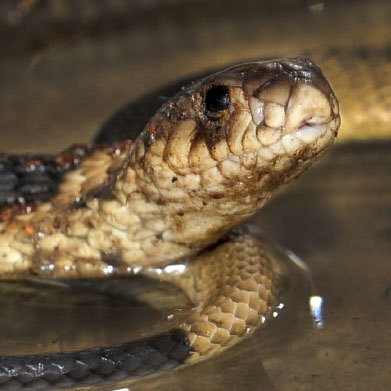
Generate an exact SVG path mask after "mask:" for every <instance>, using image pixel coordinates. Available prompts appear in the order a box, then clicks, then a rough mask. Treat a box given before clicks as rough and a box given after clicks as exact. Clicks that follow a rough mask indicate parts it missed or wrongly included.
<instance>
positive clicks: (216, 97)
mask: <svg viewBox="0 0 391 391" xmlns="http://www.w3.org/2000/svg"><path fill="white" fill-rule="evenodd" d="M229 104H230V98H229V90H228V88H227V87H226V86H212V87H210V88H209V90H208V91H206V94H205V110H206V111H207V112H209V113H216V112H218V111H222V110H225V109H226V108H227V107H228V106H229Z"/></svg>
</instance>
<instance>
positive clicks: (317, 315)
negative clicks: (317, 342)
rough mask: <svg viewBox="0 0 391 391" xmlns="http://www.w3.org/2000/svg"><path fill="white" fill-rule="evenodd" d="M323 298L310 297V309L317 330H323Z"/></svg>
mask: <svg viewBox="0 0 391 391" xmlns="http://www.w3.org/2000/svg"><path fill="white" fill-rule="evenodd" d="M322 306H323V298H322V297H320V296H311V297H310V309H311V314H312V317H313V318H314V325H315V327H317V328H318V329H321V328H323V308H322Z"/></svg>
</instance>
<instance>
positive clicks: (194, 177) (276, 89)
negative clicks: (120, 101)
mask: <svg viewBox="0 0 391 391" xmlns="http://www.w3.org/2000/svg"><path fill="white" fill-rule="evenodd" d="M339 125H340V116H339V108H338V102H337V99H336V97H335V95H334V93H333V91H332V89H331V87H330V85H329V83H328V82H327V80H326V79H325V77H324V76H323V74H322V72H321V70H320V69H319V68H318V67H317V66H316V65H315V64H313V63H312V62H311V61H310V60H308V59H305V58H292V59H286V60H282V59H273V60H268V61H259V62H251V63H245V64H239V65H237V66H233V67H231V68H228V69H225V70H223V71H220V72H217V73H215V74H213V75H210V76H208V77H206V78H203V79H200V80H198V81H195V82H193V83H191V84H190V85H189V86H187V87H184V88H183V89H182V90H181V91H180V92H179V93H178V94H177V95H175V96H174V97H172V98H170V99H168V100H167V101H166V102H165V103H164V104H163V105H162V106H161V108H160V109H159V110H158V111H157V112H156V114H155V115H154V116H153V117H152V118H151V119H150V121H149V122H148V123H147V125H146V126H145V128H144V130H143V131H142V132H141V133H140V134H139V136H138V137H137V139H136V140H134V141H131V140H126V141H123V142H118V143H114V144H112V145H95V146H86V147H82V146H77V147H74V148H71V149H69V150H67V151H65V152H63V153H60V154H58V155H57V156H54V157H50V156H45V157H42V156H38V155H37V156H33V155H29V156H27V157H26V156H24V157H23V156H18V157H16V156H11V155H6V154H3V155H0V193H2V194H1V196H0V212H1V214H0V216H1V217H0V278H3V279H11V280H18V279H28V278H31V277H42V278H62V279H64V278H65V279H75V278H107V277H111V276H119V275H121V276H124V275H133V274H138V273H141V274H144V275H146V276H149V277H152V278H158V279H162V280H166V281H168V282H170V283H173V284H175V285H177V286H178V287H180V288H181V289H183V290H184V291H185V293H186V294H187V295H188V296H189V298H190V299H191V300H192V301H193V302H194V303H195V304H196V309H195V310H194V312H193V313H192V314H191V315H190V316H189V318H188V319H187V320H186V321H185V322H184V323H183V324H181V325H179V326H178V327H177V328H176V329H173V330H171V331H169V332H167V333H163V334H161V335H157V336H154V337H152V338H150V339H147V340H143V341H134V342H130V343H125V344H122V345H118V346H111V347H99V348H93V349H87V350H83V351H75V352H58V353H54V354H49V353H48V354H37V355H25V356H23V355H21V356H6V357H5V356H3V357H1V356H0V390H11V389H24V388H29V387H30V389H53V388H61V387H69V386H71V385H83V384H93V383H97V382H101V381H107V380H118V379H123V378H127V377H135V376H141V375H146V374H148V373H151V372H154V371H158V370H162V369H168V368H172V367H174V366H178V365H180V364H182V363H192V362H195V361H197V360H200V359H202V358H205V357H209V356H211V355H212V354H214V353H217V352H219V351H221V350H222V349H224V348H226V347H228V346H230V345H232V344H234V343H236V342H238V341H240V340H241V338H243V336H245V335H247V334H249V333H251V332H252V331H253V330H254V329H255V328H256V327H257V325H259V324H260V323H262V321H263V320H264V319H265V317H266V316H267V315H268V314H269V313H270V311H271V308H273V306H274V305H276V304H277V303H278V299H279V286H280V281H281V279H282V278H283V276H282V272H281V270H280V269H279V267H278V265H277V264H276V263H275V262H274V261H273V259H272V257H271V256H270V254H269V253H268V251H267V249H266V248H265V246H264V245H263V244H262V242H261V241H260V240H259V239H257V238H256V237H255V236H253V235H251V234H250V233H248V232H245V231H240V232H239V231H237V233H236V234H233V233H232V234H228V233H229V232H230V231H231V230H232V229H233V228H235V227H236V226H237V225H239V224H240V223H241V222H243V221H244V220H245V219H246V218H248V217H249V216H251V215H252V214H254V213H255V212H256V211H257V210H259V208H260V207H262V206H263V205H264V204H265V202H266V201H267V200H269V199H270V198H271V197H272V195H273V194H274V193H275V192H276V191H278V189H279V188H280V187H281V185H283V184H285V183H288V182H290V181H291V180H292V179H294V178H296V177H297V176H298V175H299V174H300V173H301V172H303V171H304V170H305V169H306V168H308V167H309V166H310V165H311V164H312V163H313V162H314V161H315V160H316V158H317V157H318V156H320V155H321V154H322V153H323V152H324V151H325V150H326V149H327V148H328V147H329V146H330V145H331V144H332V142H333V140H334V139H335V137H336V135H337V131H338V128H339ZM34 175H35V176H34ZM31 178H32V179H31ZM184 265H186V266H184ZM12 387H14V388H12ZM18 387H19V388H18Z"/></svg>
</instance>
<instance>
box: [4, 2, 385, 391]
mask: <svg viewBox="0 0 391 391" xmlns="http://www.w3.org/2000/svg"><path fill="white" fill-rule="evenodd" d="M390 21H391V3H390V1H378V0H376V1H349V0H345V1H341V0H339V1H337V0H323V1H322V0H274V1H266V0H264V1H262V0H258V1H254V0H241V1H228V0H225V1H222V0H216V1H207V0H133V1H126V0H83V1H81V0H80V1H78V0H2V1H1V2H0V150H1V151H7V152H18V153H19V152H26V151H34V152H55V151H57V150H59V149H61V148H65V147H67V146H69V145H70V144H72V143H76V142H87V141H90V140H91V139H92V138H93V137H94V135H95V134H96V133H97V132H98V130H99V129H100V128H101V127H102V126H103V124H105V123H106V122H107V121H108V119H109V118H111V117H112V116H113V114H114V113H116V112H117V111H118V110H120V109H121V108H122V107H125V106H127V105H129V104H132V102H135V101H138V100H139V99H140V97H145V96H147V97H148V96H152V95H156V94H157V95H159V94H162V92H161V91H163V90H161V88H162V87H164V86H170V85H172V84H173V83H177V82H178V80H182V79H183V78H190V79H191V77H192V75H197V74H199V73H204V72H205V71H207V70H208V69H215V68H219V67H223V66H225V65H227V64H232V63H235V62H239V61H246V60H253V59H260V58H268V57H269V58H270V57H280V56H281V57H289V56H298V55H305V56H308V57H310V58H312V59H313V60H314V61H315V62H316V63H317V64H318V65H319V66H320V67H321V68H322V69H323V71H324V73H325V74H326V76H327V77H328V79H329V81H330V83H331V85H332V86H333V88H334V89H335V92H336V95H337V97H338V98H339V101H340V105H341V111H342V126H341V130H340V136H339V138H338V145H337V146H336V147H335V148H334V149H333V150H332V152H331V153H330V154H328V155H327V156H326V157H325V159H323V160H322V161H321V162H320V164H318V165H317V166H316V167H315V168H314V169H312V170H310V172H309V173H308V174H306V175H304V176H303V178H301V179H300V180H299V181H297V182H296V183H295V184H294V185H293V186H290V187H289V188H288V190H286V191H284V192H282V193H281V194H280V196H279V197H278V198H277V199H276V200H274V201H273V202H272V203H270V204H269V205H268V206H267V207H266V208H265V209H264V210H263V211H262V212H261V213H260V214H259V215H257V216H256V217H255V218H254V219H253V220H252V223H254V224H257V225H258V226H259V227H260V228H261V229H262V230H263V231H264V233H265V235H266V236H268V237H270V238H271V239H272V240H273V241H275V242H276V243H279V245H280V246H281V247H282V248H290V249H292V250H293V251H294V252H295V253H296V254H298V255H299V256H300V257H301V258H302V259H303V260H304V261H305V263H306V264H307V265H308V268H309V272H308V275H307V276H306V278H304V279H303V278H302V277H300V276H299V277H298V276H296V277H295V276H293V277H292V278H293V280H294V281H295V283H292V286H293V287H294V290H293V293H292V297H291V302H290V305H288V306H287V308H286V311H285V312H283V313H282V314H281V316H279V317H278V319H273V320H272V321H271V322H270V323H269V324H267V325H266V327H264V328H262V330H260V331H259V333H257V334H256V335H254V336H253V337H251V338H249V339H248V341H246V342H244V343H243V344H240V346H238V347H236V348H234V349H232V350H230V351H229V352H228V351H227V352H225V353H224V354H223V355H221V356H220V357H218V358H217V359H213V360H210V361H207V362H204V363H202V364H201V365H198V366H195V367H190V368H186V369H185V370H183V371H179V372H176V373H174V374H169V375H168V376H166V375H164V376H159V377H158V378H152V379H148V378H147V379H145V380H143V381H141V382H140V383H137V384H136V385H135V388H134V390H138V389H140V390H141V389H142V390H146V389H154V390H156V389H159V390H200V389H204V390H257V389H262V390H279V391H280V390H281V391H285V390H300V391H301V390H306V391H307V390H308V391H310V390H314V389H317V390H342V389H343V390H355V391H356V390H359V391H361V390H368V389H376V390H388V389H389V384H390V382H391V372H390V368H391V365H390V363H391V357H390V349H389V348H387V344H388V346H389V344H390V343H391V334H390V330H391V312H390V306H391V268H390V254H391V245H390V243H391V228H390V227H391V224H390V218H391V217H390V216H391V212H390V210H391V208H390V206H391V201H390V200H391V198H390V195H391V180H390V179H391V175H390V167H391V161H390V160H391V153H390V152H391V147H390V136H391V23H390ZM163 98H164V97H163ZM146 102H147V103H146V104H148V98H147V99H146ZM295 279H296V280H295ZM308 281H312V283H311V284H309V282H308ZM53 289H55V288H53V287H51V288H45V287H44V286H40V287H39V288H36V287H34V288H31V287H30V286H29V285H24V286H22V285H19V286H18V285H17V284H16V285H12V284H11V285H10V284H5V283H3V284H0V294H1V295H0V297H1V302H2V309H1V311H2V314H0V334H1V335H2V341H0V354H2V353H4V354H5V353H6V354H12V353H17V352H27V351H29V352H32V351H47V350H48V349H49V350H50V349H52V350H56V349H64V348H75V347H86V346H93V345H94V344H96V345H99V344H103V343H114V342H120V341H121V340H126V338H128V337H129V329H132V328H133V329H136V331H132V333H133V334H135V335H139V334H140V335H143V332H142V331H140V330H142V329H143V328H148V327H149V325H150V324H151V322H152V323H153V324H154V327H155V329H156V328H159V327H160V326H157V325H158V324H160V323H159V322H161V319H162V317H161V316H160V317H159V316H158V315H156V316H155V317H153V316H152V315H151V313H150V312H148V311H145V310H144V309H142V316H141V315H140V310H137V308H136V309H135V308H134V307H137V306H133V307H132V308H131V309H129V308H130V307H129V306H127V305H125V304H124V303H122V302H121V303H120V304H118V303H117V302H116V301H111V302H110V303H109V304H108V303H107V298H102V297H100V296H99V297H98V296H96V297H91V296H88V295H87V296H85V297H84V299H83V300H82V299H80V297H79V296H77V299H75V296H74V295H72V294H69V293H68V294H65V293H64V292H62V291H61V289H62V288H61V289H60V288H58V289H60V290H58V291H56V292H57V293H56V294H54V293H53ZM151 289H152V288H151ZM45 290H46V291H45ZM314 291H316V294H317V295H319V296H320V297H322V299H323V303H324V306H323V307H322V308H323V315H322V316H323V320H322V327H318V326H314V323H313V321H312V317H311V312H310V306H309V302H308V299H309V297H310V296H311V295H312V294H313V293H314ZM45 292H46V296H45V297H46V298H47V297H49V298H50V297H51V298H52V299H51V304H50V305H49V304H48V303H47V302H46V299H45V300H43V299H42V295H43V294H44V295H45ZM67 295H68V296H67ZM159 295H161V292H160V293H159ZM26 298H29V300H27V299H26ZM152 301H153V300H152ZM64 302H65V304H66V308H67V310H66V311H65V312H64V310H63V308H62V307H61V305H64ZM97 302H99V303H100V304H97ZM45 303H46V304H45ZM75 303H76V304H75ZM86 309H87V310H86ZM132 311H133V312H132ZM137 311H139V312H137ZM81 313H82V314H81ZM59 314H61V317H60V318H58V317H59V316H60V315H59ZM134 314H138V315H134ZM151 317H152V318H151ZM135 318H137V319H138V323H137V322H135V320H134V319H135ZM54 319H61V321H60V322H58V324H55V323H56V322H55V320H54ZM89 319H94V321H93V322H89V321H88V320H89ZM136 323H137V324H136ZM86 324H87V325H88V327H86ZM163 328H164V327H163ZM133 334H132V335H133ZM80 335H81V337H80ZM77 336H79V337H77ZM83 338H84V339H83ZM37 341H39V343H38V345H37ZM116 388H118V387H115V386H113V388H112V389H113V390H114V389H116ZM94 389H96V390H98V389H100V388H99V387H98V388H94ZM132 389H133V388H132ZM102 390H107V388H102Z"/></svg>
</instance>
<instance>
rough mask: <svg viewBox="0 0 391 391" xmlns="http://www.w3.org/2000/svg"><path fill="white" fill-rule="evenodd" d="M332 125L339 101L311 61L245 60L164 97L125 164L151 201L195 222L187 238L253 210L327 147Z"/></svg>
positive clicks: (334, 128)
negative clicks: (164, 205)
mask: <svg viewBox="0 0 391 391" xmlns="http://www.w3.org/2000/svg"><path fill="white" fill-rule="evenodd" d="M339 125H340V116H339V108H338V103H337V99H336V97H335V95H334V93H333V91H332V89H331V87H330V85H329V83H328V82H327V80H326V79H325V77H324V76H323V74H322V72H321V70H320V69H319V68H318V67H317V66H316V65H314V64H313V63H312V62H311V61H310V60H308V59H303V58H295V59H288V60H270V61H261V62H251V63H246V64H241V65H237V66H234V67H231V68H228V69H226V70H223V71H221V72H218V73H216V74H213V75H211V76H209V77H207V78H204V79H201V80H199V81H197V82H194V83H193V84H191V85H190V86H188V87H185V88H183V89H182V91H181V92H180V93H179V94H178V95H176V96H175V97H173V98H172V99H170V100H168V101H167V102H166V103H165V104H164V105H163V106H162V107H161V109H160V110H159V111H158V112H157V113H156V115H155V116H154V117H153V118H152V120H151V121H150V122H149V124H148V125H147V127H146V129H145V130H144V132H143V133H142V134H141V136H140V137H139V139H138V140H137V142H136V143H135V147H134V153H133V156H132V158H131V162H132V166H133V167H134V169H135V171H136V172H137V173H138V175H137V177H138V178H139V184H140V187H141V188H143V189H144V190H143V191H144V192H145V193H148V196H147V197H148V199H154V200H155V201H159V202H160V203H161V204H166V205H169V207H170V208H172V209H175V210H176V211H179V212H178V213H180V216H183V217H181V219H182V220H184V219H186V218H187V216H189V217H188V218H189V224H191V221H193V222H194V221H198V223H196V224H193V233H192V240H193V242H194V240H195V238H194V236H195V234H194V229H195V228H194V226H197V224H198V225H199V226H200V227H201V226H202V228H200V232H201V233H202V234H203V235H204V236H205V235H209V236H213V235H212V234H211V231H216V232H217V231H219V229H220V231H221V230H227V229H229V228H230V227H231V226H233V225H235V224H236V223H238V222H239V221H241V220H242V219H243V218H245V217H247V216H249V215H251V214H252V213H254V212H255V211H256V210H257V209H259V207H261V206H262V205H263V204H264V203H265V202H266V201H267V200H268V199H269V198H270V196H271V195H272V194H273V192H274V191H275V190H276V189H278V188H279V187H280V185H282V184H283V183H287V182H289V181H290V180H291V179H293V178H295V177H297V176H298V175H299V174H300V173H301V172H302V171H303V170H304V169H306V168H307V167H308V166H309V165H310V164H311V163H313V162H314V160H315V158H316V157H317V156H319V155H320V154H322V153H323V152H324V151H325V150H326V149H327V147H328V146H329V145H331V144H332V142H333V140H334V139H335V137H336V135H337V130H338V128H339ZM191 211H193V212H191ZM200 216H201V217H200ZM212 216H213V217H212ZM216 216H220V218H218V217H216ZM211 219H214V220H215V221H217V220H219V222H216V224H215V223H213V224H212V223H210V220H211ZM201 220H202V223H201V222H200V221H201ZM182 223H183V222H182ZM182 223H181V224H182ZM181 226H183V224H182V225H181ZM208 227H209V228H210V227H212V228H210V229H209V228H208ZM213 227H214V228H213ZM218 227H220V228H218ZM220 231H219V232H220Z"/></svg>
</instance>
